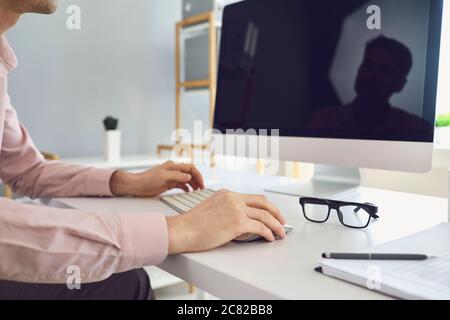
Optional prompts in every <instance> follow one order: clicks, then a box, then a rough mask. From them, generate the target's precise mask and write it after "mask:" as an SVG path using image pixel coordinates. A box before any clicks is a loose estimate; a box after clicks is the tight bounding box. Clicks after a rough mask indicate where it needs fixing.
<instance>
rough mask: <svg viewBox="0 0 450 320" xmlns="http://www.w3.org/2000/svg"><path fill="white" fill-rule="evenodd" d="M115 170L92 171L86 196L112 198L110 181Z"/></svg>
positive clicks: (89, 173)
mask: <svg viewBox="0 0 450 320" xmlns="http://www.w3.org/2000/svg"><path fill="white" fill-rule="evenodd" d="M116 171H117V170H114V169H91V170H89V171H88V179H87V185H86V194H90V195H95V196H99V197H112V196H114V195H113V194H112V192H111V186H110V181H111V177H112V175H113V174H114V173H115V172H116Z"/></svg>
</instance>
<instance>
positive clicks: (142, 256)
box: [0, 0, 285, 299]
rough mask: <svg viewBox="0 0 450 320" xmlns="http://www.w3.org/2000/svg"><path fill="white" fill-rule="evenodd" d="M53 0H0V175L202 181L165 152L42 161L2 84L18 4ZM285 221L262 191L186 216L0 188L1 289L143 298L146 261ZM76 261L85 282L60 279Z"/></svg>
mask: <svg viewBox="0 0 450 320" xmlns="http://www.w3.org/2000/svg"><path fill="white" fill-rule="evenodd" d="M55 9H56V0H21V1H17V0H0V146H1V148H0V179H1V180H3V181H4V182H6V183H7V184H8V185H10V186H11V187H12V188H13V189H14V191H15V192H17V193H20V194H23V195H27V196H30V197H33V198H37V197H75V196H77V197H78V196H105V197H109V196H135V197H151V196H156V195H159V194H160V193H162V192H165V191H167V190H169V189H172V188H181V189H183V190H185V191H188V190H189V187H191V188H192V189H200V188H204V182H203V178H202V176H201V174H200V172H199V171H198V170H197V169H196V168H195V167H194V166H192V165H187V164H175V163H172V162H168V163H166V164H164V165H162V166H160V167H158V168H156V169H153V170H149V171H146V172H143V173H141V174H131V173H126V172H121V171H112V170H99V169H93V168H82V167H77V166H72V165H68V164H63V163H54V162H51V163H50V162H46V161H45V160H44V159H43V157H42V156H41V155H40V153H39V152H38V151H37V149H36V147H35V146H34V144H33V142H32V140H31V139H30V137H29V135H28V133H27V131H26V129H25V128H24V127H23V126H22V125H21V124H20V122H19V121H18V119H17V115H16V112H15V110H14V109H13V107H12V106H11V104H10V98H9V96H8V94H7V90H6V89H7V75H8V74H9V73H10V72H11V71H12V70H13V69H14V68H15V66H16V58H15V56H14V54H13V52H12V50H11V48H10V46H9V44H8V42H7V40H6V38H5V36H4V33H5V32H6V31H7V30H8V29H9V28H11V27H12V26H13V25H14V24H15V23H16V22H17V21H18V19H19V18H20V16H21V15H22V14H24V13H28V12H35V13H47V14H50V13H52V12H54V11H55ZM284 223H285V221H284V219H283V217H282V216H281V214H280V212H279V210H278V209H276V208H275V207H274V206H273V205H272V204H270V203H269V202H268V201H267V200H266V199H265V198H263V197H261V196H254V195H240V194H235V193H231V192H228V191H221V192H219V193H218V194H216V195H215V196H213V197H211V199H209V200H208V201H205V202H204V203H203V204H201V205H200V206H198V207H197V208H195V209H193V210H192V211H190V212H189V213H187V214H185V215H183V216H176V217H168V218H165V217H164V216H162V215H155V214H148V215H142V214H129V213H126V212H124V213H118V214H116V215H103V214H98V213H93V212H82V211H78V210H65V209H51V208H47V207H39V206H28V205H24V204H19V203H16V202H14V201H12V200H9V199H4V198H0V257H1V258H0V279H1V280H2V281H0V298H3V299H5V298H6V299H8V298H10V299H95V298H98V299H146V298H148V297H149V296H151V287H150V283H149V281H148V278H147V277H146V275H145V273H144V271H143V270H142V269H140V268H141V267H143V266H147V265H158V264H159V263H161V262H162V261H163V260H164V259H165V258H166V256H167V255H168V254H178V253H183V252H197V251H204V250H209V249H212V248H215V247H218V246H221V245H223V244H225V243H227V242H229V241H231V240H233V239H234V238H236V237H237V236H239V235H241V234H243V233H256V234H259V235H261V236H263V237H265V238H266V239H267V240H269V241H274V240H275V238H274V234H275V235H277V236H279V237H282V238H283V237H285V233H284V230H283V228H282V224H284ZM70 266H77V267H78V268H79V269H80V271H81V276H82V278H81V281H82V287H81V290H69V289H68V287H67V286H66V281H67V277H68V274H67V271H68V270H70V269H69V267H70Z"/></svg>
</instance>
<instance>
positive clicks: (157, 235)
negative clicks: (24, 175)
mask: <svg viewBox="0 0 450 320" xmlns="http://www.w3.org/2000/svg"><path fill="white" fill-rule="evenodd" d="M167 251H168V236H167V226H166V220H165V218H164V217H163V216H161V215H150V214H130V213H120V214H98V213H92V212H83V211H79V210H71V209H55V208H47V207H41V206H35V205H25V204H20V203H17V202H15V201H12V200H9V199H5V198H0V257H1V259H0V279H2V280H9V281H18V282H26V283H61V284H64V283H67V281H68V279H69V276H70V275H73V274H72V273H71V272H72V271H73V270H74V269H71V268H73V267H74V266H75V267H76V270H79V271H80V280H81V284H82V283H90V282H97V281H101V280H104V279H106V278H108V277H109V276H111V275H112V274H114V273H120V272H125V271H128V270H132V269H135V268H140V267H143V266H150V265H158V264H160V263H161V262H162V261H163V260H164V259H165V258H166V256H167Z"/></svg>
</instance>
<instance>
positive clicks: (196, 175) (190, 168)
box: [168, 163, 205, 189]
mask: <svg viewBox="0 0 450 320" xmlns="http://www.w3.org/2000/svg"><path fill="white" fill-rule="evenodd" d="M168 169H169V170H174V171H181V172H184V173H188V174H190V175H191V176H192V184H191V186H192V187H193V188H194V189H198V188H200V189H205V182H204V180H203V176H202V174H201V173H200V171H199V170H198V169H197V168H196V167H195V166H194V165H192V164H187V163H171V164H170V165H169V166H168Z"/></svg>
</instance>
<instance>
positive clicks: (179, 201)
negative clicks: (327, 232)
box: [160, 189, 294, 242]
mask: <svg viewBox="0 0 450 320" xmlns="http://www.w3.org/2000/svg"><path fill="white" fill-rule="evenodd" d="M214 193H216V191H214V190H212V189H205V190H200V191H194V192H187V193H182V194H177V195H172V196H164V197H161V198H160V200H161V202H162V203H164V204H165V205H167V206H168V207H170V208H172V209H173V210H175V211H176V212H178V213H180V214H183V213H185V212H188V211H190V210H192V209H193V208H195V207H196V206H198V205H199V204H200V203H202V202H203V201H205V200H206V199H208V198H209V197H211V196H212V195H214ZM283 228H284V231H285V232H286V234H287V233H289V232H290V231H292V230H293V229H294V228H293V227H291V226H289V225H285V226H283ZM262 239H263V238H262V237H261V236H259V235H257V234H251V233H246V234H243V235H241V236H239V237H237V238H236V239H234V241H236V242H253V241H258V240H262Z"/></svg>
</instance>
